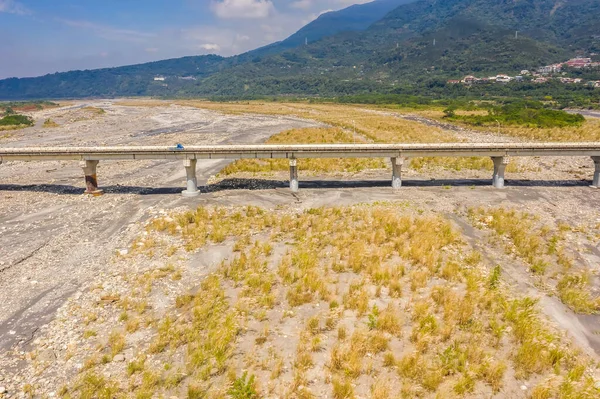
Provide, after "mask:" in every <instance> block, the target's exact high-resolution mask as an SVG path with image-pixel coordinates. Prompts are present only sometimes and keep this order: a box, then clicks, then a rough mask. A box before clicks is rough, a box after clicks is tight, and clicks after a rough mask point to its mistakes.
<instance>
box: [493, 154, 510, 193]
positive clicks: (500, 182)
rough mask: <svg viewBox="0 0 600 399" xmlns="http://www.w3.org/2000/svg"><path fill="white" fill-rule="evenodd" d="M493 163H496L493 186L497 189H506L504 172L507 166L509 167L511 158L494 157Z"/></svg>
mask: <svg viewBox="0 0 600 399" xmlns="http://www.w3.org/2000/svg"><path fill="white" fill-rule="evenodd" d="M492 161H494V176H493V180H492V184H493V185H494V187H496V188H504V171H505V170H506V165H508V162H509V158H508V157H492Z"/></svg>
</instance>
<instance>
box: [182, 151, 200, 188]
mask: <svg viewBox="0 0 600 399" xmlns="http://www.w3.org/2000/svg"><path fill="white" fill-rule="evenodd" d="M197 162H198V161H197V160H196V159H184V160H183V166H184V167H185V174H186V179H187V190H185V191H182V192H181V195H183V196H184V197H197V196H198V195H200V191H198V179H196V164H197Z"/></svg>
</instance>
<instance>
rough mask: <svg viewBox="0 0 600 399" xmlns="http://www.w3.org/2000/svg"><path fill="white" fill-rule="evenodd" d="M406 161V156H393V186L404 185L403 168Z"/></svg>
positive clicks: (397, 187) (399, 186)
mask: <svg viewBox="0 0 600 399" xmlns="http://www.w3.org/2000/svg"><path fill="white" fill-rule="evenodd" d="M405 161H406V159H405V158H404V157H398V158H392V188H395V189H399V188H401V187H402V170H403V168H404V162H405Z"/></svg>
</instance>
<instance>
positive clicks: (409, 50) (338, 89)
mask: <svg viewBox="0 0 600 399" xmlns="http://www.w3.org/2000/svg"><path fill="white" fill-rule="evenodd" d="M396 3H401V4H400V5H399V6H397V7H395V8H393V9H391V10H390V11H389V12H387V13H385V15H383V17H381V18H379V19H377V20H375V21H371V23H370V24H369V26H366V25H367V24H368V22H369V18H370V19H373V18H374V17H373V16H374V15H375V13H372V14H371V17H364V18H362V19H360V18H358V19H352V18H347V19H345V20H344V21H345V22H344V23H340V24H338V25H337V28H336V29H337V31H336V33H334V34H332V35H326V36H321V37H319V38H318V40H315V41H312V42H309V44H308V45H303V44H302V43H301V44H300V45H298V46H296V47H293V46H294V45H295V44H298V41H301V40H302V36H303V34H305V33H306V32H307V31H311V30H312V31H319V29H320V28H319V26H321V25H322V24H325V25H327V24H328V23H327V21H329V19H328V18H332V16H333V17H335V16H336V15H337V16H338V17H339V16H340V15H342V16H343V15H356V13H357V11H356V10H358V12H360V10H364V8H361V7H359V6H352V7H349V8H347V9H344V10H342V11H340V12H338V13H337V14H336V13H330V14H332V15H329V16H328V14H324V15H323V16H321V17H320V18H318V19H317V20H316V21H313V23H311V24H312V25H311V24H309V25H307V26H306V27H304V28H302V29H300V30H299V31H298V32H297V33H296V34H294V35H292V36H290V37H289V38H288V39H286V40H288V43H287V44H285V40H284V41H282V42H278V43H274V44H272V45H270V46H266V47H263V48H260V49H257V50H253V51H250V52H247V53H245V54H242V55H239V56H235V57H229V58H223V57H219V56H200V57H185V58H183V59H175V60H166V61H158V62H156V63H151V64H140V65H137V66H133V67H121V68H124V69H125V70H123V69H119V68H114V69H104V70H94V71H83V72H81V71H78V72H69V73H67V74H58V75H50V77H48V76H47V77H42V78H34V79H33V80H31V81H28V80H16V81H9V82H8V83H7V81H6V80H5V81H0V98H3V97H7V93H9V90H11V89H12V90H13V93H18V94H17V95H20V96H23V97H25V98H50V97H52V98H59V97H62V96H66V97H77V96H81V94H82V93H81V87H82V85H83V88H84V89H85V90H87V92H86V93H85V94H86V95H87V96H120V95H121V96H122V95H158V96H212V95H226V96H236V95H245V94H257V95H286V94H301V95H305V94H306V95H326V94H327V95H329V94H332V95H335V94H338V93H341V94H354V93H361V92H365V91H367V92H368V91H372V90H383V91H385V90H392V89H393V88H394V87H395V86H396V85H399V84H425V83H426V82H427V81H431V80H435V79H438V80H439V79H442V80H443V79H444V78H447V77H457V76H460V75H463V76H464V75H465V74H469V73H475V72H489V73H499V72H503V73H506V72H509V71H519V70H520V69H530V68H534V67H536V66H541V65H545V64H548V63H553V62H558V61H563V60H564V59H565V58H567V57H570V56H573V55H575V54H576V53H577V52H591V51H596V50H598V51H600V40H599V38H600V32H599V31H598V30H599V29H598V27H597V26H596V25H597V24H596V23H595V21H596V20H597V18H598V17H599V16H600V1H598V0H574V1H571V2H564V1H562V0H418V1H410V0H380V1H379V2H375V3H368V4H367V5H362V6H363V7H367V6H368V7H374V6H373V4H375V5H378V6H382V7H383V8H385V7H384V6H390V5H395V4H396ZM383 8H382V9H379V12H380V14H381V13H383V12H382V11H381V10H383ZM342 19H343V18H342ZM356 21H359V22H356ZM353 24H354V25H353ZM365 26H366V27H365ZM315 27H316V28H315ZM348 27H351V28H349V29H350V30H344V29H346V28H348ZM334 31H335V29H334ZM323 32H324V31H321V34H325V33H323ZM306 37H308V36H306ZM282 43H283V44H282ZM286 46H292V47H291V48H286ZM179 60H183V63H184V65H185V67H183V68H181V70H180V71H185V72H186V74H187V75H189V76H193V78H194V79H195V80H181V79H180V77H181V76H183V75H182V74H181V73H173V74H170V73H169V72H168V71H174V69H173V68H174V65H176V64H177V62H178V61H179ZM193 68H196V69H195V70H193ZM152 71H153V72H154V73H155V74H160V75H166V76H169V78H168V79H167V80H166V81H165V82H158V83H156V82H149V79H150V78H151V76H152ZM159 71H160V72H159ZM165 71H166V72H165ZM84 72H85V73H84ZM68 74H71V75H68ZM36 79H37V80H36ZM65 80H66V82H65ZM94 82H96V83H95V87H96V89H92V90H90V89H89V87H90V85H91V86H94ZM102 82H104V83H102ZM9 83H10V84H12V86H11V85H10V84H9ZM40 86H41V88H45V89H46V90H42V89H41V88H40ZM98 87H99V88H100V89H98ZM69 94H70V95H69ZM8 98H9V99H11V97H10V96H9V97H8Z"/></svg>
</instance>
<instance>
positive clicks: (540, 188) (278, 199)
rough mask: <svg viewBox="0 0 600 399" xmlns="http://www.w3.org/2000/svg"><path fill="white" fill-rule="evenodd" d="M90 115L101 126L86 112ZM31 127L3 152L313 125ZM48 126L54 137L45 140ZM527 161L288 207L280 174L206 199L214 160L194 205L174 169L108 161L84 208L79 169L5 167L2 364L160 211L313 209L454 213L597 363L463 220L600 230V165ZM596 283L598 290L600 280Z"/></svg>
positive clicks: (555, 313)
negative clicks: (484, 216) (502, 180)
mask: <svg viewBox="0 0 600 399" xmlns="http://www.w3.org/2000/svg"><path fill="white" fill-rule="evenodd" d="M89 105H93V106H94V107H99V108H102V109H104V110H105V113H103V114H98V113H97V112H95V111H93V110H86V109H85V107H86V106H89ZM34 116H35V118H36V121H37V124H36V127H33V128H29V129H25V130H22V131H18V132H15V133H13V134H12V136H11V137H9V138H3V139H0V145H1V146H7V147H8V146H44V145H47V146H49V145H55V146H57V145H126V144H138V145H139V144H144V145H160V144H163V145H164V144H168V145H171V144H175V143H180V142H181V143H193V144H216V143H256V142H261V141H263V140H265V139H266V138H267V137H269V136H271V135H273V134H275V133H278V132H280V131H283V130H286V129H290V128H295V127H310V126H315V125H318V123H316V122H311V121H305V120H299V119H295V118H281V117H269V116H228V115H221V114H217V113H213V112H209V111H203V110H198V109H194V108H186V107H179V106H165V107H152V108H142V107H120V106H115V105H114V104H113V103H112V102H110V101H95V102H93V103H92V102H86V103H76V104H73V105H70V106H69V107H66V108H60V109H52V110H45V111H40V112H37V113H35V114H34ZM47 118H51V119H52V120H54V121H55V122H57V123H58V124H59V125H60V127H58V128H52V129H47V128H43V127H42V123H43V121H44V120H45V119H47ZM463 138H464V139H465V140H470V141H471V140H475V139H477V137H472V136H468V137H467V135H464V137H463ZM487 141H494V140H492V139H489V138H488V139H487ZM498 141H499V140H498ZM531 162H533V163H534V164H535V165H536V166H537V167H539V168H540V170H541V172H527V173H521V174H516V175H512V176H510V177H509V179H510V180H508V185H509V186H508V187H507V188H506V189H504V190H496V189H493V188H492V187H491V186H490V179H489V176H487V172H475V171H461V172H455V171H444V172H438V173H435V174H431V173H429V174H428V173H425V172H423V173H422V174H419V173H416V172H414V171H409V172H407V173H406V175H405V180H404V182H403V184H404V187H403V189H402V190H399V191H395V190H392V189H391V188H390V187H389V185H390V181H389V176H387V174H386V172H383V171H380V172H366V173H362V174H359V175H342V176H330V177H328V178H323V177H318V176H311V177H305V176H304V177H301V185H300V187H301V191H300V192H299V193H297V194H294V193H291V192H290V191H289V190H288V189H287V187H286V184H285V181H282V179H284V176H279V175H276V176H274V178H273V180H272V181H269V180H267V181H261V182H253V181H239V180H224V181H221V182H219V183H218V184H216V185H211V186H209V187H206V186H205V185H206V182H207V181H208V180H209V179H211V177H212V176H213V175H215V174H216V173H217V172H218V171H219V170H220V169H221V168H222V167H223V166H224V165H225V164H226V162H223V161H206V162H199V164H198V179H199V184H200V186H203V187H202V190H203V194H202V195H201V196H200V197H197V198H193V199H183V198H182V197H181V196H180V195H179V192H180V191H181V190H182V189H183V185H184V169H183V167H182V165H181V163H180V162H167V161H143V162H102V163H101V164H100V166H99V170H98V172H99V180H100V185H101V187H102V188H103V189H104V190H105V192H106V194H105V195H104V196H102V197H97V198H93V197H87V196H83V195H82V192H83V187H84V182H83V177H82V172H81V169H80V168H79V167H78V164H77V162H35V163H22V162H9V163H5V164H3V165H1V166H0V353H2V352H4V351H7V350H15V351H12V352H11V353H18V352H19V351H25V350H27V348H28V346H29V345H30V344H31V343H32V342H33V341H35V339H36V336H37V335H36V334H38V331H40V329H41V328H42V326H44V325H45V324H46V323H48V322H49V321H50V320H52V319H53V318H54V316H55V312H56V310H57V309H58V308H59V307H60V306H61V305H62V304H64V303H65V301H66V299H67V298H68V297H70V296H72V295H80V290H81V287H82V286H84V285H85V284H86V283H89V282H90V281H92V280H93V279H94V278H95V277H96V276H97V275H98V274H99V273H100V272H102V273H105V274H110V273H111V269H110V268H111V267H115V266H114V263H111V262H110V259H111V258H112V257H113V256H114V255H115V253H116V252H117V251H119V250H120V249H121V248H126V247H127V246H128V245H129V244H130V242H131V240H132V239H133V238H134V237H135V236H136V235H138V234H139V233H140V231H141V229H142V228H143V224H142V223H141V222H143V221H145V220H147V219H148V218H149V217H151V215H153V214H156V212H158V211H165V210H167V211H168V210H170V209H174V208H187V207H196V206H198V205H208V204H210V205H225V206H227V205H258V206H261V207H265V208H268V209H274V208H276V207H277V206H279V205H288V206H294V207H298V208H300V209H308V208H312V207H319V206H330V205H352V204H357V203H364V202H375V201H397V200H407V201H411V202H417V203H419V204H421V206H422V207H423V208H424V209H435V210H436V211H438V212H442V213H444V214H447V215H448V216H449V217H450V218H451V219H453V220H454V222H455V223H456V225H457V226H459V227H460V228H461V229H462V230H463V232H464V234H465V235H466V236H467V237H468V238H469V239H470V240H473V241H474V242H477V243H480V244H479V246H480V247H481V248H480V249H481V251H482V252H483V253H484V255H485V256H487V257H489V258H490V259H494V260H495V261H496V262H499V263H500V261H501V263H502V264H503V265H507V268H505V269H504V270H505V275H506V276H505V277H506V278H507V280H508V281H509V282H510V283H511V284H512V285H513V286H514V287H515V289H517V290H518V291H521V292H525V293H527V294H530V295H532V296H534V297H538V298H540V300H541V304H542V308H543V310H544V312H545V313H546V314H547V315H548V316H549V320H551V321H552V322H553V323H554V324H556V325H557V326H559V327H560V328H561V329H565V330H567V331H568V335H569V336H570V337H571V338H572V339H573V340H574V341H575V342H576V343H577V344H578V345H579V346H580V347H581V348H582V349H583V350H584V351H585V352H587V353H588V354H590V355H592V356H598V354H600V335H599V334H600V327H599V326H600V319H599V318H598V317H596V316H577V315H575V314H574V313H573V312H571V311H570V310H568V309H567V308H566V307H565V306H564V305H562V304H561V303H560V302H559V301H558V300H557V299H556V298H553V297H550V296H548V295H545V294H544V293H543V292H540V291H539V290H538V289H537V288H536V286H535V282H534V281H533V280H531V278H530V277H529V276H528V273H527V272H526V267H524V266H523V265H522V264H519V261H517V260H515V259H513V258H508V257H507V256H506V255H505V254H504V253H503V252H501V251H499V250H498V249H494V248H492V247H490V246H488V245H485V237H484V236H482V233H481V232H478V231H476V230H475V229H473V228H471V227H470V224H469V223H468V222H467V221H466V219H465V217H464V216H461V214H462V212H463V211H464V209H466V208H467V207H470V206H481V205H490V206H510V207H514V208H517V209H520V210H526V211H528V212H531V213H535V214H538V215H540V216H541V217H542V218H548V219H549V220H555V221H558V220H565V221H568V222H569V223H570V224H572V225H586V226H593V225H596V224H598V223H600V212H599V211H598V209H600V190H594V189H591V188H590V187H589V184H590V178H591V173H592V166H593V164H592V163H591V161H590V160H589V159H585V158H581V159H579V158H577V159H567V160H565V159H560V158H552V159H550V158H548V159H543V160H533V161H531ZM571 250H572V252H573V253H575V254H581V256H580V259H578V260H579V261H581V262H584V263H585V264H586V265H587V266H588V267H590V269H591V270H592V271H593V272H594V274H595V275H597V274H598V272H599V271H600V270H598V269H599V268H600V244H599V243H597V242H596V243H592V244H590V243H589V242H587V241H585V242H584V241H579V242H577V241H575V242H574V244H573V248H571ZM207 267H208V266H207ZM115 271H116V270H115ZM593 284H594V286H595V288H598V287H599V283H598V281H597V280H594V281H593ZM20 366H22V363H21V362H20V360H19V359H17V358H12V357H11V358H9V356H5V357H3V356H0V386H1V385H2V380H4V379H6V380H8V381H9V382H10V381H11V378H12V381H13V382H16V380H17V379H18V377H16V376H18V374H19V373H18V369H19V367H20Z"/></svg>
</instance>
